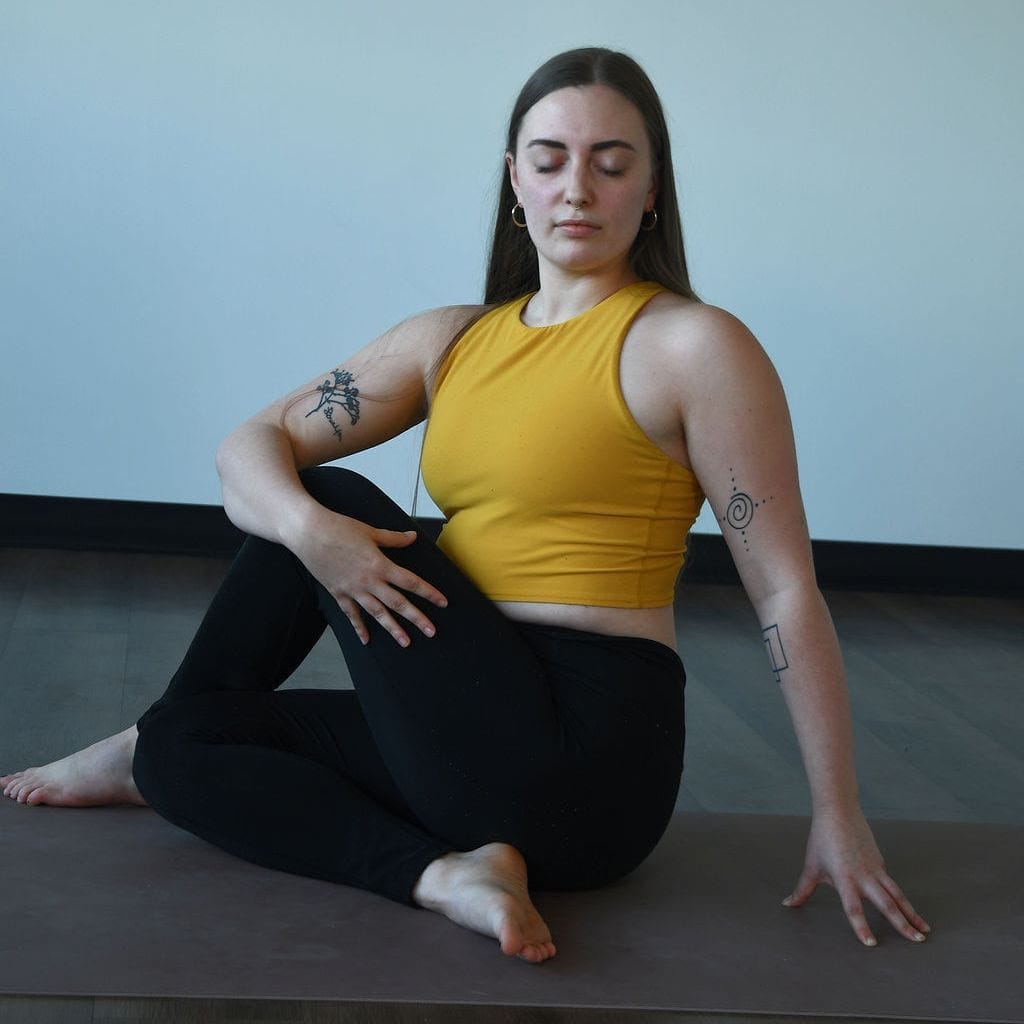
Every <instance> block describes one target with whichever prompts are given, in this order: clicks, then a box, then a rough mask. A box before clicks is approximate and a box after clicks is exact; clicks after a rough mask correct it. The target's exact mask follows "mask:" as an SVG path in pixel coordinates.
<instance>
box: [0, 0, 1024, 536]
mask: <svg viewBox="0 0 1024 1024" xmlns="http://www.w3.org/2000/svg"><path fill="white" fill-rule="evenodd" d="M592 44H598V45H611V46H615V47H618V48H621V49H624V50H626V51H628V52H630V53H632V54H633V55H634V56H636V57H637V58H638V59H639V60H640V62H641V63H642V64H643V65H644V66H645V67H646V68H647V70H648V72H649V73H650V74H651V77H652V78H653V79H654V82H655V84H656V86H657V87H658V88H659V90H660V92H661V95H662V98H663V101H664V103H665V106H666V109H667V111H668V114H669V119H670V123H671V125H672V128H673V144H674V147H675V150H676V159H677V174H678V179H679V186H680V188H681V192H682V201H683V217H684V229H685V232H686V240H687V247H688V258H689V261H690V265H691V270H692V274H693V279H694V282H695V285H696V287H697V289H698V291H699V292H700V293H701V295H702V296H703V297H704V298H705V299H706V300H707V301H709V302H712V303H714V304H716V305H720V306H724V307H726V308H727V309H730V310H732V311H733V312H734V313H736V314H737V315H738V316H740V317H741V318H742V319H744V320H745V321H746V323H747V324H748V325H749V326H750V327H751V329H752V330H753V331H754V332H755V333H756V334H757V335H758V336H759V338H760V339H761V341H762V343H763V344H764V345H765V347H766V348H767V349H768V351H769V353H770V354H771V356H772V357H773V359H774V360H775V362H776V365H777V366H778V368H779V370H780V372H781V374H782V377H783V380H784V382H785V384H786V389H787V392H788V395H789V398H790V403H791V406H792V410H793V417H794V422H795V427H796V432H797V442H798V448H799V452H800V459H801V476H802V482H803V488H804V495H805V499H806V503H807V507H808V518H809V521H810V524H811V532H812V535H813V536H815V537H817V538H821V539H838V540H860V541H889V542H903V543H922V544H952V545H968V546H971V545H978V546H991V547H1012V548H1019V547H1021V546H1022V544H1021V539H1020V534H1019V531H1017V529H1016V526H1017V515H1018V510H1019V508H1020V507H1021V505H1022V501H1024V485H1022V481H1021V473H1020V465H1021V451H1022V450H1024V414H1022V405H1024V403H1022V402H1021V398H1020V390H1021V384H1022V382H1024V373H1022V370H1024V357H1022V333H1024V331H1022V327H1021V322H1022V321H1021V317H1020V314H1019V312H1018V305H1019V301H1020V294H1021V284H1020V282H1021V280H1022V276H1024V255H1022V253H1024V242H1022V240H1024V203H1022V201H1021V168H1022V167H1024V141H1022V131H1021V113H1022V111H1024V62H1022V61H1021V60H1020V54H1021V53H1022V52H1024V3H1021V2H1019V0H635V2H633V3H630V4H624V3H622V2H621V0H615V2H606V0H585V2H584V0H578V2H564V3H559V4H552V3H550V2H549V0H520V2H519V3H517V4H514V5H509V4H505V3H500V4H499V3H496V2H493V0H441V2H439V3H437V4H424V3H421V2H418V0H407V2H392V3H377V4H358V5H357V4H349V3H347V2H335V3H329V2H326V0H321V2H315V0H290V2H288V3H285V2H283V0H282V2H277V3H271V2H251V0H223V2H215V0H210V2H206V0H175V2H174V3H165V2H155V0H119V2H113V0H93V2H90V3H83V2H80V0H52V2H47V0H37V2H33V3H24V2H20V0H0V341H2V346H3V352H2V354H3V369H2V378H0V388H2V394H0V398H2V401H0V430H2V436H3V444H2V445H0V490H2V491H9V492H14V493H25V494H43V495H70V496H82V497H103V498H129V499H144V500H155V501H172V502H216V501H218V500H219V491H218V487H217V481H216V476H215V474H214V471H213V466H212V456H213V452H214V450H215V448H216V445H217V443H218V441H219V440H220V438H221V437H222V436H223V435H224V434H225V433H226V432H227V431H228V430H229V429H230V428H231V427H232V426H233V425H234V424H236V423H237V422H239V421H240V420H241V419H243V418H244V417H245V416H246V415H248V414H249V413H250V412H252V411H254V410H255V409H257V408H259V407H260V406H261V405H263V404H265V403H266V402H268V401H269V400H270V399H272V398H273V397H275V396H276V395H278V394H279V393H281V392H283V391H285V390H286V389H288V388H290V387H292V386H293V385H295V384H297V383H300V382H301V381H303V380H305V379H307V378H308V377H310V376H313V375H314V374H316V373H318V372H320V371H324V370H326V369H328V368H329V367H331V366H333V365H336V364H337V362H339V361H340V360H341V359H342V358H343V357H344V356H345V355H346V354H348V353H349V352H351V351H352V350H353V349H354V348H356V347H358V345H360V344H362V343H363V342H364V341H365V340H367V339H369V338H371V337H373V336H374V335H375V334H377V333H379V332H380V331H381V330H382V329H384V328H385V327H387V326H388V325H390V324H391V323H392V322H394V321H396V320H398V319H401V318H403V317H404V316H407V315H409V314H410V313H413V312H415V311H417V310H419V309H422V308H425V307H428V306H433V305H438V304H444V303H450V302H463V301H474V300H476V299H478V298H479V295H480V292H481V288H482V279H483V261H484V253H485V247H486V241H487V234H488V229H489V224H490V216H491V206H492V202H493V196H494V189H495V184H496V181H497V175H498V171H499V167H500V160H501V150H502V135H503V130H504V124H505V121H506V118H507V114H508V110H509V108H510V106H511V103H512V99H513V97H514V95H515V93H516V92H517V90H518V88H519V86H520V85H521V84H522V81H523V80H524V79H525V78H526V76H527V75H528V74H529V73H530V72H531V71H532V70H533V68H534V67H535V66H536V65H537V64H539V63H540V62H541V61H542V60H543V59H545V58H546V57H548V56H550V55H551V54H553V53H556V52H558V51H559V50H562V49H566V48H568V47H570V46H577V45H592ZM417 451H418V448H417V441H416V439H414V438H408V439H404V440H403V441H401V442H397V443H393V444H391V445H388V446H386V447H385V448H383V449H378V450H377V451H375V452H373V453H370V454H368V455H365V456H362V457H360V458H359V459H358V460H355V463H356V465H357V466H358V467H359V468H361V469H362V470H363V471H365V472H368V473H370V474H371V475H372V476H374V477H375V478H376V479H377V480H378V482H380V483H381V484H382V485H383V486H384V487H385V488H386V489H387V490H389V491H390V492H391V493H392V494H393V495H394V496H395V497H396V498H398V499H399V500H400V501H403V502H405V503H408V501H409V499H410V498H411V494H412V485H413V479H414V475H415V469H416V457H417ZM428 510H429V509H428ZM699 528H704V529H714V522H713V520H712V519H710V518H709V517H705V518H702V520H701V523H700V524H699Z"/></svg>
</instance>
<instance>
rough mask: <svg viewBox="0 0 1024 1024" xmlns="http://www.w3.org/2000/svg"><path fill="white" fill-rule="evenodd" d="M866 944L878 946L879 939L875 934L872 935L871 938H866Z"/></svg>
mask: <svg viewBox="0 0 1024 1024" xmlns="http://www.w3.org/2000/svg"><path fill="white" fill-rule="evenodd" d="M864 945H865V946H877V945H878V940H877V939H876V938H875V937H874V936H871V937H870V938H867V939H865V940H864Z"/></svg>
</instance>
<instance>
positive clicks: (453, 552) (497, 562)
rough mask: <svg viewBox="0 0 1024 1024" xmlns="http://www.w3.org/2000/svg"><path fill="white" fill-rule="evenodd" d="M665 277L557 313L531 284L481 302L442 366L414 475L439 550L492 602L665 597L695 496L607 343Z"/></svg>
mask: <svg viewBox="0 0 1024 1024" xmlns="http://www.w3.org/2000/svg"><path fill="white" fill-rule="evenodd" d="M661 290H662V288H661V286H660V285H658V284H654V283H652V282H641V283H639V284H631V285H627V286H626V287H625V288H622V289H620V290H619V291H617V292H615V293H614V294H613V295H610V296H609V297H608V298H607V299H605V300H604V301H603V302H600V303H598V305H596V306H594V307H593V308H592V309H589V310H587V311H586V312H584V313H581V314H580V315H579V316H576V317H573V318H572V319H571V320H567V321H566V322H565V323H560V324H553V325H551V326H546V327H528V326H526V325H525V324H523V322H522V320H521V315H522V311H523V309H524V308H525V306H526V303H527V302H528V301H529V298H530V296H526V297H524V298H519V299H516V300H514V301H513V302H510V303H507V304H505V305H503V306H499V307H498V308H497V309H494V310H491V311H489V312H488V313H486V314H485V315H484V316H483V317H482V318H481V319H480V320H479V321H477V323H475V324H474V325H473V326H472V327H470V328H469V330H468V331H466V333H465V334H464V335H463V337H462V338H460V339H459V341H458V343H457V344H456V345H455V347H454V348H453V349H452V351H451V353H450V354H449V356H448V358H447V359H446V361H445V363H444V364H443V366H442V367H441V372H440V374H439V377H438V380H439V383H438V386H437V390H436V394H435V397H434V402H433V407H432V409H431V412H430V419H429V422H428V425H427V433H426V437H425V439H424V446H423V480H424V483H425V484H426V487H427V490H428V491H429V492H430V495H431V497H433V499H434V501H435V502H436V503H437V505H438V506H439V507H440V508H441V510H442V511H443V512H444V514H445V516H446V518H447V522H446V524H445V526H444V529H443V530H442V532H441V537H440V540H439V544H440V546H441V548H442V550H444V551H445V553H446V554H447V555H448V556H449V557H450V558H451V559H452V560H453V561H454V562H455V563H456V564H457V565H458V566H459V567H460V568H461V569H462V570H463V572H465V573H466V574H467V575H468V576H469V577H470V579H472V580H473V582H474V583H475V584H476V585H477V586H478V587H479V588H480V589H481V590H482V591H483V593H484V594H486V595H487V596H488V597H490V598H491V599H492V600H495V601H545V602H553V603H556V604H589V605H601V606H605V607H621V608H657V607H660V606H662V605H665V604H669V603H670V602H671V601H672V597H673V592H674V589H675V582H676V577H677V576H678V574H679V570H680V568H681V567H682V564H683V555H684V553H685V550H686V535H687V532H688V531H689V529H690V527H691V526H692V525H693V521H694V519H696V518H697V513H698V512H699V511H700V506H701V503H702V502H703V500H704V495H703V494H702V492H701V489H700V485H699V484H698V483H697V479H696V477H695V476H694V475H693V473H692V472H691V471H690V470H688V469H684V468H683V467H682V466H680V465H679V464H678V463H677V462H675V461H673V460H672V459H670V458H669V457H668V456H667V455H665V454H664V453H663V452H662V451H661V450H660V449H659V448H658V447H657V446H656V445H655V444H654V443H653V442H652V441H651V440H650V439H649V438H648V437H647V435H646V434H644V432H643V431H642V430H641V429H640V427H639V426H638V424H637V423H636V421H635V420H634V419H633V416H632V414H631V413H630V411H629V407H628V406H627V405H626V401H625V399H624V398H623V396H622V390H621V388H620V385H619V355H620V352H621V350H622V343H623V341H624V340H625V337H626V333H627V332H628V330H629V327H630V325H631V324H632V322H633V319H634V317H635V316H636V315H637V313H638V312H639V311H640V310H641V309H642V308H643V306H644V305H645V304H646V303H647V302H648V301H649V300H650V299H651V297H652V296H654V295H656V294H657V293H658V292H659V291H661Z"/></svg>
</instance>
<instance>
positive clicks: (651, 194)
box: [644, 174, 658, 213]
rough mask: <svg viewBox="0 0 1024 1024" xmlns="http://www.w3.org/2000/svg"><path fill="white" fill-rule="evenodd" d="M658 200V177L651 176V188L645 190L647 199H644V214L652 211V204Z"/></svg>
mask: <svg viewBox="0 0 1024 1024" xmlns="http://www.w3.org/2000/svg"><path fill="white" fill-rule="evenodd" d="M657 198H658V176H657V175H656V174H652V175H651V187H650V188H649V189H648V190H647V198H646V199H644V212H645V213H646V212H648V211H649V210H653V209H654V203H655V201H656V200H657Z"/></svg>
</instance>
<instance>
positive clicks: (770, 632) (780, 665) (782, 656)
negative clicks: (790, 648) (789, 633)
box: [761, 625, 789, 683]
mask: <svg viewBox="0 0 1024 1024" xmlns="http://www.w3.org/2000/svg"><path fill="white" fill-rule="evenodd" d="M761 635H762V636H763V637H764V645H765V647H767V648H768V660H769V661H770V662H771V666H772V672H774V673H775V682H777V683H781V682H782V673H783V672H784V671H785V670H786V669H787V668H789V662H788V661H786V652H785V651H784V650H783V648H782V637H781V636H780V635H779V627H778V626H777V625H773V626H769V627H768V628H767V629H762V630H761Z"/></svg>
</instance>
